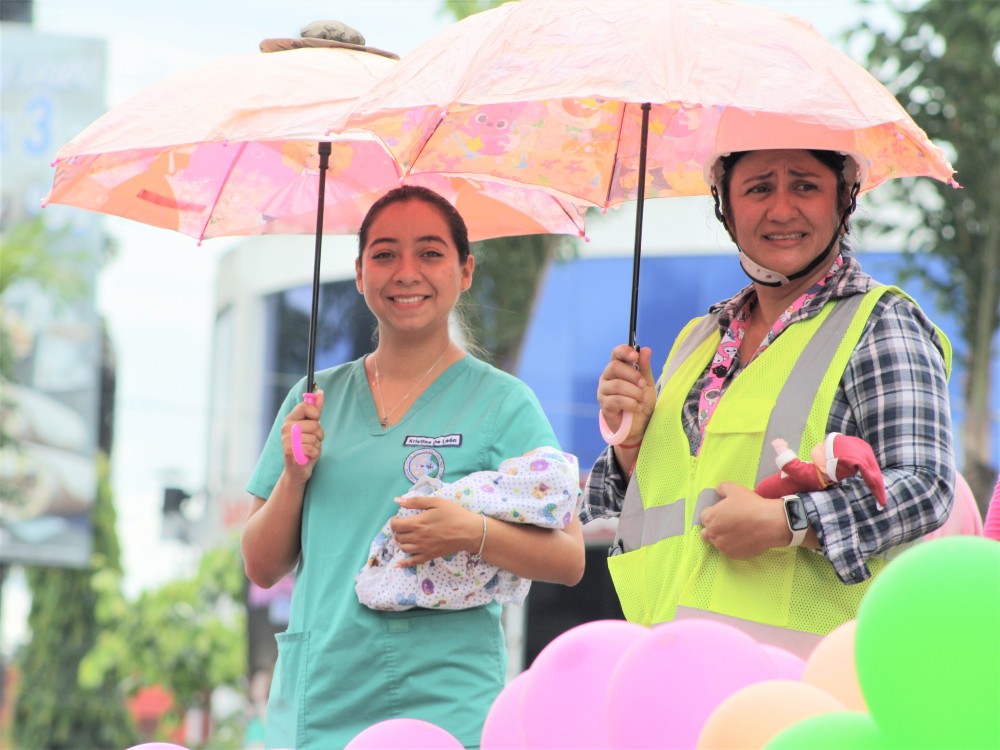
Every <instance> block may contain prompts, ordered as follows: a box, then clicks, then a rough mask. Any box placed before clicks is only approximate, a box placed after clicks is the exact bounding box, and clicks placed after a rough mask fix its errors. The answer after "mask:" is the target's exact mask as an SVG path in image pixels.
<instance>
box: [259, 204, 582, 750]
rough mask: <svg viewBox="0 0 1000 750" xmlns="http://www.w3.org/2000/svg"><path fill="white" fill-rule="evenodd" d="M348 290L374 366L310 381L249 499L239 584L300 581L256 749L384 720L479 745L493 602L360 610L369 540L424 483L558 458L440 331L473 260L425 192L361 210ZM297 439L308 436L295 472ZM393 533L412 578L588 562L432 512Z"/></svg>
mask: <svg viewBox="0 0 1000 750" xmlns="http://www.w3.org/2000/svg"><path fill="white" fill-rule="evenodd" d="M358 237H359V248H360V249H359V253H358V258H357V260H356V273H357V287H358V291H359V292H360V293H362V294H363V295H364V296H365V300H366V302H367V304H368V306H369V308H370V309H371V311H372V312H373V313H374V315H375V317H376V318H377V320H378V345H377V347H376V349H375V351H374V352H372V353H371V354H368V355H366V356H364V357H362V358H360V359H358V360H356V361H354V362H348V363H346V364H343V365H339V366H337V367H333V368H331V369H328V370H324V371H322V372H319V373H317V375H316V384H317V390H318V392H317V398H316V402H315V403H314V404H310V403H306V402H305V401H303V399H302V397H301V396H302V392H303V390H304V389H305V383H304V381H303V382H301V383H299V384H298V386H296V387H295V388H293V389H292V391H291V392H290V393H289V394H288V396H287V398H286V399H285V402H284V404H283V405H282V407H281V409H280V410H279V413H278V415H277V418H276V419H275V422H274V426H273V428H272V430H271V434H270V436H269V437H268V440H267V443H266V445H265V447H264V449H263V452H262V453H261V456H260V459H259V462H258V464H257V467H256V469H255V470H254V473H253V476H252V477H251V479H250V481H249V483H248V485H247V489H248V491H249V492H250V493H252V494H253V495H254V496H255V499H254V504H253V509H252V511H251V514H250V517H249V518H248V520H247V523H246V526H245V528H244V531H243V537H242V550H243V557H244V563H245V566H246V572H247V575H248V577H249V578H250V580H251V581H253V582H254V583H256V584H257V585H259V586H263V587H265V588H266V587H269V586H271V585H273V584H275V583H276V582H277V581H279V580H280V579H281V578H282V577H284V576H285V575H287V574H288V573H290V572H292V571H293V570H294V571H295V590H294V593H293V596H292V605H291V613H290V619H289V624H288V629H287V631H286V632H284V633H281V634H279V635H278V653H279V655H278V662H277V665H276V668H275V675H274V681H273V683H272V686H271V693H270V698H269V702H268V712H267V743H266V744H267V747H269V748H295V749H296V750H311V749H313V748H315V749H320V750H331V748H338V747H344V746H345V745H346V744H347V743H348V742H349V741H350V740H351V739H352V738H353V737H354V736H355V735H357V734H358V733H359V732H360V731H361V730H363V729H365V728H366V727H368V726H370V725H372V724H375V723H377V722H380V721H384V720H387V719H391V718H404V717H405V718H413V719H422V720H424V721H428V722H431V723H433V724H435V725H437V726H439V727H441V728H443V729H445V730H447V731H448V732H450V733H451V734H452V735H454V736H455V737H456V738H457V739H458V740H459V741H460V742H461V743H462V744H463V745H465V746H466V747H477V746H478V745H479V737H480V733H481V731H482V725H483V721H484V719H485V717H486V714H487V712H488V711H489V708H490V706H491V705H492V703H493V700H494V699H495V698H496V696H497V694H498V693H499V692H500V690H501V689H502V688H503V685H504V679H505V673H506V661H507V660H506V649H505V643H504V637H503V633H502V630H501V625H500V612H501V608H500V606H499V605H498V604H497V603H496V602H493V603H491V604H486V605H483V606H480V607H474V608H471V609H462V610H437V609H435V610H430V609H409V610H406V611H402V612H383V611H376V610H373V609H369V608H367V607H365V606H363V605H362V604H360V603H359V602H358V598H357V595H356V593H355V589H354V575H355V573H357V571H358V570H359V569H360V568H361V566H362V565H364V563H365V561H366V559H367V556H368V548H369V542H370V540H371V539H372V537H373V536H374V535H375V534H376V533H377V532H378V530H379V529H380V528H381V527H382V525H383V524H384V523H385V522H386V521H387V520H388V519H389V518H390V517H392V516H394V515H395V514H396V512H397V511H398V510H399V507H400V506H399V505H398V504H397V503H396V502H395V498H397V497H399V496H401V495H403V494H404V493H405V492H406V491H407V490H408V489H409V488H410V487H411V486H412V485H413V483H415V482H416V481H417V480H418V479H420V477H422V476H431V477H434V478H437V479H440V480H442V481H445V482H447V481H454V480H455V479H457V478H460V477H463V476H466V475H467V474H470V473H472V472H474V471H486V470H495V469H496V468H497V467H498V466H499V464H500V462H501V461H503V460H504V459H507V458H511V457H514V456H520V455H522V454H524V453H526V452H527V451H529V450H533V449H535V448H538V447H540V446H543V445H550V446H558V442H557V440H556V437H555V435H554V434H553V432H552V428H551V426H550V425H549V423H548V420H547V419H546V417H545V415H544V413H543V412H542V409H541V406H540V405H539V403H538V400H537V399H536V398H535V396H534V394H533V393H532V392H531V390H530V389H529V388H528V387H527V386H526V385H525V384H524V383H522V382H521V381H519V380H518V379H517V378H515V377H513V376H511V375H509V374H507V373H504V372H502V371H500V370H497V369H495V368H493V367H491V366H490V365H488V364H485V363H484V362H481V361H479V360H477V359H475V358H474V357H473V356H471V355H470V354H468V353H466V352H465V351H463V350H462V348H461V347H460V346H459V345H458V344H456V343H455V342H454V341H453V340H452V338H451V335H450V333H449V318H450V316H451V312H452V309H453V308H454V306H455V303H456V302H457V300H458V298H459V296H460V295H461V293H462V292H464V291H466V290H467V289H468V288H469V286H470V285H471V283H472V275H473V270H474V267H475V259H474V258H473V256H472V255H470V253H469V242H468V233H467V231H466V228H465V223H464V221H463V220H462V218H461V216H460V215H459V214H458V212H457V211H455V209H454V208H453V207H452V206H451V204H450V203H448V202H447V201H446V200H445V199H444V198H442V197H441V196H439V195H438V194H436V193H433V192H432V191H429V190H426V189H424V188H415V187H409V186H407V187H401V188H397V189H396V190H393V191H391V192H390V193H388V194H386V195H385V196H383V198H381V199H380V200H379V201H378V202H377V203H375V205H373V206H372V208H371V210H370V211H369V213H368V215H367V217H366V218H365V221H364V223H363V224H362V227H361V230H360V232H359V235H358ZM293 427H296V430H297V431H300V433H301V443H302V448H301V450H302V452H303V453H304V454H305V456H306V457H307V458H308V461H307V463H305V464H304V465H300V464H299V463H297V462H296V460H295V457H294V454H293V446H292V439H291V434H292V431H293V429H292V428H293ZM405 503H406V507H413V508H419V509H421V510H423V512H422V513H419V514H417V515H415V516H409V517H405V518H404V517H398V518H395V519H394V520H393V522H392V524H393V532H394V534H395V536H396V541H397V542H398V544H399V545H400V547H401V549H402V550H403V551H404V552H406V553H408V554H409V555H410V557H409V558H408V560H407V562H408V563H409V564H411V565H412V564H416V563H423V562H427V561H429V560H432V559H434V558H438V557H442V556H445V555H449V554H453V553H456V552H461V551H465V552H468V553H470V554H472V555H481V557H482V559H483V560H484V561H486V562H488V563H490V564H493V565H496V566H497V567H500V568H503V569H505V570H508V571H510V572H511V573H514V574H515V575H518V576H522V577H524V578H530V579H535V580H545V581H550V582H554V583H561V584H565V585H569V586H572V585H575V584H576V583H577V582H578V581H579V580H580V578H581V577H582V575H583V566H584V546H583V537H582V534H581V531H580V523H579V521H578V520H577V519H576V518H575V517H574V519H573V521H572V522H571V523H570V525H569V526H567V527H566V528H565V529H543V528H539V527H534V526H527V525H513V524H509V523H505V522H503V521H500V520H498V519H496V518H487V517H486V516H483V515H480V514H477V513H473V512H471V511H469V510H466V509H464V508H463V507H462V506H461V505H459V504H458V503H454V502H452V501H450V500H446V499H443V498H433V497H426V498H412V499H408V500H406V501H405Z"/></svg>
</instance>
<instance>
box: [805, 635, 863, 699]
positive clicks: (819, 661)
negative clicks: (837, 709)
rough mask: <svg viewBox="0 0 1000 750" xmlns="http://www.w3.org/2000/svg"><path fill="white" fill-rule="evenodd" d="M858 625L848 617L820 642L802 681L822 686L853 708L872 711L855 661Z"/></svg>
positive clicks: (808, 662) (812, 654) (810, 657)
mask: <svg viewBox="0 0 1000 750" xmlns="http://www.w3.org/2000/svg"><path fill="white" fill-rule="evenodd" d="M857 624H858V623H857V621H856V620H848V621H847V622H845V623H844V624H843V625H841V626H839V627H837V628H835V629H834V630H832V631H830V633H829V634H828V635H827V636H826V637H824V638H823V640H821V641H820V642H819V643H818V644H816V648H814V649H813V652H812V653H811V654H809V658H808V659H806V667H805V669H804V670H803V672H802V681H803V682H808V683H810V684H812V685H815V686H816V687H819V688H822V689H823V690H825V691H826V692H828V693H829V694H830V695H832V696H834V697H835V698H836V699H837V700H839V701H840V702H841V703H843V704H844V706H845V707H846V708H847V709H848V710H850V711H868V705H867V704H866V703H865V698H864V696H863V695H862V693H861V685H860V684H859V683H858V672H857V669H856V667H855V661H854V633H855V631H856V630H857Z"/></svg>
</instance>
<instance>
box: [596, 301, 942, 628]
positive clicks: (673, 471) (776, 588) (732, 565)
mask: <svg viewBox="0 0 1000 750" xmlns="http://www.w3.org/2000/svg"><path fill="white" fill-rule="evenodd" d="M888 292H891V293H893V294H899V295H902V296H906V295H905V293H904V292H902V291H901V290H900V289H897V288H895V287H888V286H880V287H877V288H875V289H873V290H871V291H869V292H868V293H866V294H858V295H853V296H850V297H845V298H842V299H839V300H831V301H830V302H828V303H827V304H826V305H825V306H824V307H823V309H822V311H820V312H819V313H818V314H816V315H814V316H813V317H811V318H809V319H807V320H803V321H799V322H797V323H795V324H794V325H791V326H789V327H788V328H786V329H785V330H784V331H782V333H781V335H780V336H778V337H777V338H776V339H775V340H774V342H773V343H771V344H770V345H769V346H768V348H767V349H766V350H764V352H762V353H761V354H760V355H759V356H758V357H757V358H756V359H754V360H753V361H752V362H751V363H750V364H749V365H747V366H746V367H745V368H744V370H743V371H742V372H741V373H740V374H739V376H738V377H737V378H735V379H734V380H733V381H732V383H730V385H729V387H728V388H727V390H726V392H725V394H724V395H723V396H722V399H721V400H720V401H719V404H718V406H717V407H716V410H715V413H714V414H713V415H712V419H711V421H710V422H709V423H708V426H707V428H706V430H705V434H704V438H703V441H702V446H701V450H700V452H699V455H698V456H691V455H690V449H689V443H688V440H687V437H686V436H685V434H684V430H683V427H682V425H681V420H680V414H681V409H682V406H683V404H684V400H685V399H686V398H687V395H688V393H690V391H691V389H692V388H693V387H694V384H695V383H696V382H697V380H698V379H699V378H700V377H701V376H702V375H703V373H704V372H705V369H706V368H707V367H708V366H709V363H710V362H711V360H712V357H713V355H714V354H715V352H716V350H717V349H718V346H719V343H720V340H721V334H720V332H719V327H718V322H717V319H716V317H715V316H714V315H711V316H705V317H702V318H696V319H695V320H693V321H691V322H690V323H689V324H688V325H687V326H686V327H685V329H684V330H683V331H682V332H681V334H680V335H679V336H678V338H677V340H676V341H675V342H674V346H673V347H672V349H671V351H670V355H669V356H668V358H667V362H666V364H665V365H664V370H663V374H662V375H661V378H660V384H661V388H660V395H659V397H658V400H657V404H656V409H655V410H654V412H653V416H652V419H651V420H650V422H649V425H648V426H647V428H646V433H645V436H644V438H643V442H642V448H641V449H640V451H639V457H638V461H637V463H636V466H635V470H634V472H633V474H632V477H631V479H630V481H629V484H628V488H627V490H626V493H625V498H624V501H623V505H622V511H621V514H620V516H619V520H618V539H617V540H616V545H615V546H616V549H617V550H620V553H619V554H612V556H610V557H609V558H608V567H609V570H610V573H611V577H612V580H613V582H614V585H615V589H616V591H617V593H618V598H619V599H620V601H621V605H622V611H623V612H624V614H625V616H626V618H627V619H629V620H631V621H633V622H638V623H642V624H646V625H649V624H653V623H658V622H664V621H667V620H672V619H673V617H674V614H675V611H676V608H677V607H678V606H683V607H689V608H693V609H697V610H705V611H710V612H717V613H720V614H723V615H727V616H730V617H736V618H741V619H744V620H751V621H754V622H759V623H764V624H766V625H772V626H777V627H783V628H790V629H793V630H798V631H804V632H808V633H814V634H819V635H826V634H827V633H829V632H830V631H831V630H833V629H834V628H836V627H837V626H838V625H840V624H842V623H844V622H846V621H847V620H850V619H852V618H854V617H855V616H856V614H857V610H858V605H859V603H860V601H861V597H862V596H864V594H865V592H866V591H867V590H868V586H869V585H870V584H871V581H872V580H873V579H874V577H875V576H877V575H878V573H879V572H880V571H881V570H882V568H883V567H884V565H885V559H884V558H873V559H869V560H868V566H869V569H870V570H871V572H872V578H869V579H868V580H867V581H865V582H863V583H859V584H854V585H846V584H844V583H843V582H841V581H840V579H839V578H838V577H837V574H836V572H835V571H834V568H833V565H832V564H831V563H830V561H829V560H828V559H827V558H826V557H825V556H824V555H822V554H820V553H818V552H816V551H814V550H809V549H803V548H801V547H789V548H780V549H771V550H769V551H767V552H764V553H762V554H760V555H757V556H756V557H754V558H752V559H750V560H731V559H729V558H728V557H726V556H725V555H723V554H722V553H720V552H719V551H718V550H717V549H715V547H713V546H712V545H710V544H708V543H706V542H704V541H703V540H702V538H701V525H700V523H699V519H700V516H701V511H702V510H703V509H704V508H706V507H708V506H710V505H713V504H714V503H716V502H718V501H719V496H718V494H717V493H716V491H715V487H717V486H718V485H719V484H720V483H721V482H723V481H728V482H736V483H738V484H741V485H743V486H745V487H750V488H753V487H755V486H756V485H757V482H759V481H760V480H761V479H762V478H764V477H765V476H767V475H768V474H771V473H773V472H774V470H775V469H774V467H775V464H774V451H773V448H772V447H771V441H772V440H774V439H775V438H779V437H780V438H783V439H785V440H786V441H788V444H789V446H792V447H796V446H797V450H798V455H799V457H800V458H803V459H806V460H808V458H809V452H810V449H811V448H812V447H813V446H814V445H816V444H817V443H819V442H821V441H822V440H823V438H824V436H825V434H826V429H827V420H828V417H829V413H830V407H831V404H832V402H833V398H834V394H835V392H836V389H837V386H838V384H839V383H840V380H841V377H842V376H843V373H844V370H845V368H846V367H847V363H848V359H849V358H850V356H851V353H852V352H853V351H854V349H855V347H856V346H857V344H858V342H859V340H860V338H861V334H862V332H863V330H864V328H865V325H866V323H867V321H868V318H869V316H870V314H871V311H872V309H873V308H874V306H875V304H876V303H877V302H878V300H879V299H880V298H881V296H882V295H883V294H886V293H888ZM941 336H942V340H943V341H945V342H946V343H945V346H946V347H948V344H947V340H946V339H945V338H944V335H943V333H942V334H941ZM945 357H946V361H947V362H948V364H949V365H950V351H948V352H946V353H945ZM894 552H898V550H894Z"/></svg>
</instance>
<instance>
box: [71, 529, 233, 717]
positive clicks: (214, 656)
mask: <svg viewBox="0 0 1000 750" xmlns="http://www.w3.org/2000/svg"><path fill="white" fill-rule="evenodd" d="M244 585H245V581H244V577H243V564H242V561H241V560H240V556H239V547H238V545H237V543H236V539H235V538H232V539H229V540H228V541H227V542H226V543H225V544H224V545H221V546H219V547H216V548H214V549H210V550H208V551H206V552H205V553H204V554H203V555H202V557H201V559H200V561H199V564H198V569H197V571H196V573H195V574H194V576H193V577H190V578H181V579H177V580H174V581H170V582H168V583H166V584H164V585H163V586H162V587H160V588H158V589H153V590H149V591H145V592H143V593H142V594H140V595H139V598H138V599H137V600H136V601H134V602H130V601H128V600H126V599H125V598H124V597H122V596H120V595H118V593H117V592H118V591H119V590H120V589H119V581H118V580H117V576H116V574H115V571H107V572H106V573H105V574H103V575H102V576H101V577H100V578H99V580H98V581H97V586H98V588H99V589H100V591H101V592H102V599H101V606H100V609H99V610H98V618H99V620H100V622H101V623H103V624H104V625H105V626H106V627H105V628H104V629H103V631H102V633H101V636H100V638H99V639H98V641H97V643H96V644H95V645H94V648H93V649H92V650H91V652H90V653H89V654H88V655H87V657H86V658H85V659H84V661H83V663H82V664H81V667H80V678H81V682H82V683H83V684H84V685H85V686H88V687H89V686H93V685H96V684H99V683H101V682H104V681H106V680H107V679H108V678H109V676H111V675H116V676H117V677H118V679H120V680H121V681H122V685H123V686H124V687H125V689H126V691H127V692H128V693H134V692H135V691H136V690H138V689H139V688H141V687H145V686H150V685H161V686H163V687H165V688H167V689H168V690H170V691H171V692H172V693H173V696H174V708H173V709H172V713H171V716H170V717H169V719H170V721H169V722H168V723H173V724H174V725H179V724H180V722H182V721H183V716H184V713H185V712H186V711H187V710H188V709H190V708H198V709H203V710H207V709H208V708H209V706H210V699H211V695H212V692H213V690H215V689H216V688H218V687H221V686H231V687H233V688H241V687H242V685H243V679H244V676H245V672H246V654H247V643H246V624H245V618H246V614H245V611H244V610H243V606H242V601H243V587H244Z"/></svg>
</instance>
